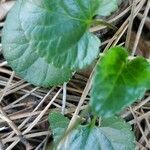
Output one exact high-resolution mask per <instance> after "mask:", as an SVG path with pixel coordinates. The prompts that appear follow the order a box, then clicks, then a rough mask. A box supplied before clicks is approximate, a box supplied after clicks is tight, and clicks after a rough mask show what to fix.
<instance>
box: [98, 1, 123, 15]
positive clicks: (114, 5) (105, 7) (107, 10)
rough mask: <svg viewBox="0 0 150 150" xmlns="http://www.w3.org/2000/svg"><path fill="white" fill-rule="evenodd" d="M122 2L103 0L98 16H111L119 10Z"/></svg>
mask: <svg viewBox="0 0 150 150" xmlns="http://www.w3.org/2000/svg"><path fill="white" fill-rule="evenodd" d="M120 3H121V0H111V1H110V0H101V2H100V7H99V9H98V11H97V14H98V15H100V16H109V15H110V14H111V13H112V12H114V11H116V10H117V9H118V5H119V4H120Z"/></svg>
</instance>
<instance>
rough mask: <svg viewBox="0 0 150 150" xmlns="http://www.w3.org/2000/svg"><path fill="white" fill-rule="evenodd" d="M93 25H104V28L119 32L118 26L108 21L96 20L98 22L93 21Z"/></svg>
mask: <svg viewBox="0 0 150 150" xmlns="http://www.w3.org/2000/svg"><path fill="white" fill-rule="evenodd" d="M93 25H103V26H106V27H108V28H110V29H113V30H117V29H118V28H117V27H116V26H114V25H113V24H111V23H108V22H107V21H105V20H101V19H96V20H93Z"/></svg>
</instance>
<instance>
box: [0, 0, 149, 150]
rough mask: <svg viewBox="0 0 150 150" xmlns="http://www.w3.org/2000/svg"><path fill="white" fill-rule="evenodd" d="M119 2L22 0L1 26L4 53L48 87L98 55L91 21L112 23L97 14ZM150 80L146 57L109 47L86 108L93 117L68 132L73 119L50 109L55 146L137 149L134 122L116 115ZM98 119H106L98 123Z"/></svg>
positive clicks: (37, 82) (26, 75)
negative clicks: (131, 122) (125, 120)
mask: <svg viewBox="0 0 150 150" xmlns="http://www.w3.org/2000/svg"><path fill="white" fill-rule="evenodd" d="M119 3H120V1H119V0H111V1H108V0H18V1H17V2H16V4H15V6H14V7H13V9H12V10H11V11H10V13H9V14H8V17H7V20H6V24H5V27H4V29H3V38H2V44H3V54H4V57H5V58H6V60H7V62H8V64H9V65H10V66H11V67H12V69H13V70H15V72H16V73H17V74H18V75H20V76H21V77H23V78H24V79H25V80H27V81H29V82H31V83H32V84H34V85H38V86H43V87H49V86H53V85H58V84H62V83H63V82H67V81H68V80H69V78H71V76H72V72H74V71H78V70H80V69H83V68H85V67H87V66H88V65H90V64H91V63H92V62H93V61H94V60H96V58H98V55H99V47H100V43H101V42H100V40H99V38H98V37H96V36H95V35H94V34H93V33H90V32H89V28H90V26H92V25H94V24H105V25H108V26H109V27H113V26H112V25H110V24H108V23H106V22H105V21H102V20H101V19H98V18H97V17H95V16H96V15H99V18H100V17H102V16H107V15H110V14H111V13H112V12H113V11H115V10H116V9H117V7H118V4H119ZM149 81H150V65H149V62H148V61H147V60H146V59H144V58H142V57H137V58H134V59H129V58H128V52H127V50H126V49H125V48H123V47H114V48H111V49H110V50H108V52H107V53H106V54H104V56H102V57H100V58H99V60H98V62H97V65H96V68H95V73H94V77H93V86H92V90H91V94H90V95H91V100H90V103H89V108H90V109H89V110H88V111H89V112H90V113H92V115H93V119H92V121H90V122H88V123H87V122H86V123H87V124H86V125H84V126H83V125H79V124H81V123H82V121H80V122H79V123H77V124H76V125H75V126H74V128H72V129H71V130H69V132H68V130H67V131H66V129H67V126H68V123H69V120H68V119H67V118H64V117H63V115H61V114H59V113H53V114H50V117H49V120H50V124H51V128H52V130H53V133H54V143H55V145H57V149H64V150H70V149H71V150H74V149H83V150H84V149H92V148H94V149H96V150H98V149H108V150H111V149H115V150H117V149H121V150H126V149H127V150H133V149H134V147H135V144H134V136H133V133H132V132H131V131H130V129H131V127H130V126H129V125H128V124H127V123H125V122H124V121H123V120H122V119H120V118H118V117H114V116H115V115H116V114H117V113H118V112H120V111H121V110H122V109H123V108H125V107H126V106H129V105H130V104H132V103H133V102H135V101H136V100H137V99H138V98H141V97H142V96H143V95H144V93H145V91H146V90H147V89H149V85H150V84H149ZM81 118H82V117H81ZM98 120H102V121H99V125H96V123H97V121H98ZM62 136H63V138H62ZM54 147H55V146H54ZM55 148H56V147H55Z"/></svg>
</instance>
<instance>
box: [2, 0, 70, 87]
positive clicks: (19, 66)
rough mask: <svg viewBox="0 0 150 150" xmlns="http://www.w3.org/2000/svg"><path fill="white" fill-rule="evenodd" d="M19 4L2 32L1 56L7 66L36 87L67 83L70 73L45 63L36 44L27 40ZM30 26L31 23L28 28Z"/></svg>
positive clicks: (20, 0) (20, 2) (18, 3)
mask: <svg viewBox="0 0 150 150" xmlns="http://www.w3.org/2000/svg"><path fill="white" fill-rule="evenodd" d="M21 4H22V0H19V1H17V2H16V4H15V6H14V8H13V9H12V10H11V12H10V13H9V15H8V17H7V21H6V23H5V27H4V30H3V39H2V43H3V54H4V57H5V58H6V60H7V61H8V64H9V65H10V66H11V67H12V69H13V70H15V72H16V73H17V74H18V75H20V76H21V77H23V78H24V79H25V80H27V81H28V82H30V83H32V84H34V85H37V86H43V87H49V86H53V85H59V84H62V83H64V82H67V81H68V80H69V79H70V78H71V76H72V71H70V69H60V68H57V67H55V66H54V65H52V64H51V63H47V61H45V59H44V58H42V57H40V56H39V54H38V52H37V51H36V46H37V45H36V43H34V42H32V40H30V39H29V37H28V35H27V33H26V32H28V30H24V28H23V22H22V21H21V16H20V11H21V10H20V9H21V6H22V5H21ZM25 15H26V14H25ZM30 21H32V20H30ZM30 21H29V22H30ZM30 23H31V22H30ZM32 25H33V24H32V23H31V24H30V26H32ZM29 28H30V27H29ZM31 32H32V31H31ZM41 32H42V31H41Z"/></svg>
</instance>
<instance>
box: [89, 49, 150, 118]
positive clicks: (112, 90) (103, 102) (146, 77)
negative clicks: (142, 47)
mask: <svg viewBox="0 0 150 150" xmlns="http://www.w3.org/2000/svg"><path fill="white" fill-rule="evenodd" d="M149 85H150V64H149V63H148V62H147V60H146V59H144V58H142V57H137V58H135V59H133V60H128V53H127V51H126V50H125V49H124V48H121V47H114V48H112V49H110V50H109V51H108V53H107V54H106V55H105V56H104V58H102V60H100V62H99V64H98V65H97V67H96V72H95V77H94V80H93V87H92V91H91V101H90V106H91V108H92V110H93V112H95V113H96V114H97V115H99V116H103V117H110V116H113V115H114V114H116V113H118V112H120V111H121V110H122V109H123V108H125V107H126V106H129V105H130V104H132V103H133V102H135V101H136V100H137V99H138V98H141V97H142V96H143V95H144V93H145V91H146V89H148V88H149Z"/></svg>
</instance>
